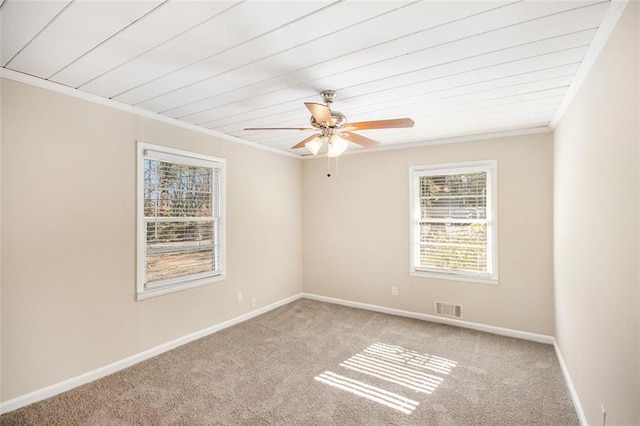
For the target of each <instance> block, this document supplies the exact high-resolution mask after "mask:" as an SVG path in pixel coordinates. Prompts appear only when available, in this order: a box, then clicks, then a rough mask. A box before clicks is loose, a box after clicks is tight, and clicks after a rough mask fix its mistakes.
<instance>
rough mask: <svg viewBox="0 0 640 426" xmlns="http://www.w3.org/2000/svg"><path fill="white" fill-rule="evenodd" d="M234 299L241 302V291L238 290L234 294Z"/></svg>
mask: <svg viewBox="0 0 640 426" xmlns="http://www.w3.org/2000/svg"><path fill="white" fill-rule="evenodd" d="M236 300H237V301H238V303H240V302H242V292H241V291H239V292H238V294H236Z"/></svg>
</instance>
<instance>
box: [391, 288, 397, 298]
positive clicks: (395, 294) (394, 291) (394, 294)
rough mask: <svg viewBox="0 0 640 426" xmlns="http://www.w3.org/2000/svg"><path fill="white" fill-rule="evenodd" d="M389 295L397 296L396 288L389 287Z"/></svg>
mask: <svg viewBox="0 0 640 426" xmlns="http://www.w3.org/2000/svg"><path fill="white" fill-rule="evenodd" d="M391 295H392V296H397V295H398V287H395V286H394V287H391Z"/></svg>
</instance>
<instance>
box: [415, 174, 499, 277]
mask: <svg viewBox="0 0 640 426" xmlns="http://www.w3.org/2000/svg"><path fill="white" fill-rule="evenodd" d="M412 180H413V191H412V192H413V197H412V198H413V200H412V202H413V210H414V224H413V245H414V246H413V262H412V267H413V269H414V270H415V271H427V272H439V273H447V274H458V275H469V276H478V277H485V278H490V277H493V276H495V273H496V271H495V269H496V268H495V262H494V260H495V259H494V256H495V255H494V253H493V250H494V246H495V244H494V237H493V230H494V229H493V226H494V224H493V216H494V214H493V211H492V210H493V208H492V194H491V188H492V185H491V181H492V170H491V166H490V165H475V166H464V167H450V166H449V167H447V168H437V167H436V168H428V169H422V170H420V169H414V170H413V171H412Z"/></svg>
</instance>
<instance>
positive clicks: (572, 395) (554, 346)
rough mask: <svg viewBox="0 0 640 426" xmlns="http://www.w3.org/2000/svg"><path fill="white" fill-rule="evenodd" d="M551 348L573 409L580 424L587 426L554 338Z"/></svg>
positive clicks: (585, 417)
mask: <svg viewBox="0 0 640 426" xmlns="http://www.w3.org/2000/svg"><path fill="white" fill-rule="evenodd" d="M553 348H554V349H555V350H556V356H557V357H558V362H559V363H560V368H561V369H562V375H563V376H564V381H565V383H566V384H567V389H569V395H571V400H572V401H573V407H574V408H575V409H576V413H577V414H578V419H579V420H580V424H581V425H582V426H589V423H588V422H587V416H586V415H585V414H584V410H583V409H582V404H581V403H580V398H579V397H578V392H577V391H576V388H575V386H574V385H573V380H571V375H569V369H568V368H567V364H565V362H564V358H563V357H562V352H561V351H560V346H559V345H558V341H557V340H556V339H555V338H554V339H553Z"/></svg>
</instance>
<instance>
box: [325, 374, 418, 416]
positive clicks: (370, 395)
mask: <svg viewBox="0 0 640 426" xmlns="http://www.w3.org/2000/svg"><path fill="white" fill-rule="evenodd" d="M314 379H315V380H317V381H319V382H322V383H325V384H327V385H330V386H333V387H336V388H338V389H342V390H345V391H347V392H351V393H353V394H355V395H358V396H361V397H363V398H367V399H369V400H371V401H375V402H377V403H379V404H382V405H386V406H387V407H390V408H393V409H394V410H398V411H401V412H403V413H405V414H411V412H412V411H413V410H415V409H416V407H417V406H418V405H419V402H418V401H414V400H412V399H409V398H406V397H404V396H402V395H398V394H397V393H393V392H389V391H387V390H384V389H380V388H378V387H376V386H372V385H369V384H366V383H363V382H360V381H358V380H353V379H350V378H349V377H345V376H341V375H339V374H335V373H332V372H330V371H325V372H324V373H322V374H320V375H318V376H316V377H314Z"/></svg>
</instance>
